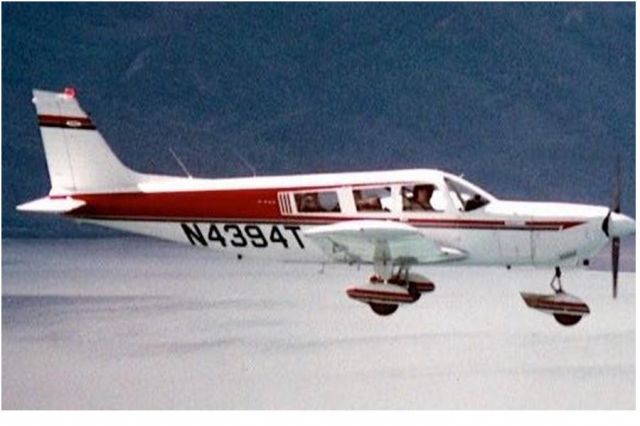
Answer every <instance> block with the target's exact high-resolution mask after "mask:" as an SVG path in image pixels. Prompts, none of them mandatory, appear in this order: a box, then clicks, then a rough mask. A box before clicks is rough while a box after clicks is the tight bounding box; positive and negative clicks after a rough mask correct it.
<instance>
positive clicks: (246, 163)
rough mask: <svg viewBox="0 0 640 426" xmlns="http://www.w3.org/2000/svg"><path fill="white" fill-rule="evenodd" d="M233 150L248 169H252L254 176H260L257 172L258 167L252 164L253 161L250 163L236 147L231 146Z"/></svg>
mask: <svg viewBox="0 0 640 426" xmlns="http://www.w3.org/2000/svg"><path fill="white" fill-rule="evenodd" d="M231 152H233V154H234V155H235V156H236V157H238V160H240V161H241V162H242V164H244V166H245V167H246V168H247V169H249V170H251V174H253V177H256V176H258V174H257V173H256V168H255V167H253V165H251V163H249V161H247V160H246V159H245V158H244V157H243V156H242V155H241V154H240V153H239V152H238V151H237V150H236V149H235V148H231Z"/></svg>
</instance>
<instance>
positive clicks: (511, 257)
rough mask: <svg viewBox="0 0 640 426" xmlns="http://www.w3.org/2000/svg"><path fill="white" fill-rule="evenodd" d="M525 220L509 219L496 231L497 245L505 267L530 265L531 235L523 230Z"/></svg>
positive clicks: (523, 218)
mask: <svg viewBox="0 0 640 426" xmlns="http://www.w3.org/2000/svg"><path fill="white" fill-rule="evenodd" d="M526 221H527V220H526V218H525V217H522V218H521V219H520V218H515V219H510V220H508V221H506V222H505V225H504V229H501V230H498V231H497V234H498V244H499V246H500V252H501V255H502V259H503V260H504V262H505V264H506V265H519V264H530V263H531V260H532V251H531V245H532V238H533V233H532V232H531V231H530V230H528V229H526V228H525V224H526Z"/></svg>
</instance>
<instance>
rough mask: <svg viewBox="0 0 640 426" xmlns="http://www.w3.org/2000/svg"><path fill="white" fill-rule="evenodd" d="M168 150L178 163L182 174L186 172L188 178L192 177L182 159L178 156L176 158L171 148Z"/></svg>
mask: <svg viewBox="0 0 640 426" xmlns="http://www.w3.org/2000/svg"><path fill="white" fill-rule="evenodd" d="M169 152H170V153H171V155H173V158H175V159H176V162H177V163H178V165H179V166H180V168H181V169H182V171H183V172H184V174H186V175H187V177H188V178H189V179H192V178H193V176H191V173H189V170H187V166H185V165H184V163H183V162H182V160H180V158H178V156H177V155H176V153H175V152H173V149H171V148H169Z"/></svg>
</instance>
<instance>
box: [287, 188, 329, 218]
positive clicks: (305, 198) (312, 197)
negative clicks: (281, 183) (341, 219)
mask: <svg viewBox="0 0 640 426" xmlns="http://www.w3.org/2000/svg"><path fill="white" fill-rule="evenodd" d="M294 198H295V200H296V207H297V208H298V212H300V213H312V212H315V213H327V212H332V213H335V212H340V204H339V203H338V194H337V193H336V192H335V191H322V192H300V193H297V194H294Z"/></svg>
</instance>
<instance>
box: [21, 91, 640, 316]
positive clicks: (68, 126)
mask: <svg viewBox="0 0 640 426" xmlns="http://www.w3.org/2000/svg"><path fill="white" fill-rule="evenodd" d="M33 103H34V104H35V108H36V111H37V115H38V122H39V126H40V133H41V136H42V141H43V144H44V150H45V156H46V161H47V167H48V172H49V177H50V181H51V189H50V192H49V194H48V195H47V196H45V197H43V198H40V199H37V200H34V201H30V202H26V203H24V204H21V205H19V206H17V209H18V210H19V211H23V212H37V213H52V214H59V215H62V216H64V217H67V218H71V219H74V220H76V221H78V222H81V223H89V224H94V225H100V226H105V227H108V228H115V229H118V230H122V231H126V232H131V233H136V234H142V235H146V236H151V237H156V238H160V239H164V240H170V241H175V242H179V243H184V244H189V245H192V246H194V247H201V248H207V249H214V250H219V251H222V252H224V253H227V254H231V255H232V256H236V257H237V258H238V259H243V258H247V259H250V258H252V257H253V258H255V257H267V258H272V259H279V260H283V261H314V262H318V263H319V264H324V263H328V262H336V263H346V264H350V265H354V264H357V265H371V266H372V267H373V275H372V276H371V277H370V278H369V280H368V281H365V282H364V283H363V284H362V285H357V286H354V287H350V288H348V289H347V290H346V292H347V295H348V296H349V297H350V298H352V299H355V300H357V301H360V302H363V303H366V304H368V305H369V306H370V307H371V309H372V310H373V311H374V312H375V313H376V314H378V315H381V316H387V315H391V314H393V313H394V312H395V311H396V310H397V309H398V307H399V306H400V305H406V304H411V303H414V302H416V301H417V300H418V299H420V297H421V296H422V295H423V294H426V293H429V292H431V291H433V290H434V289H435V284H434V283H433V282H432V281H431V280H430V279H428V278H426V277H425V276H423V275H421V274H418V273H415V272H412V271H411V269H412V268H415V267H418V266H419V267H429V266H431V265H450V266H463V265H487V266H495V265H498V266H506V267H507V268H511V267H512V266H526V265H533V266H536V267H549V268H553V270H554V273H553V276H552V280H551V283H550V286H551V288H552V290H553V293H551V294H547V295H545V294H535V293H525V292H522V293H521V295H522V298H523V299H524V302H525V304H526V305H527V306H528V307H530V308H533V309H535V310H538V311H540V312H543V313H547V314H551V315H552V316H553V317H554V318H555V320H556V321H557V322H558V323H560V324H562V325H564V326H570V325H574V324H576V323H577V322H579V321H580V319H581V318H582V317H583V316H585V315H587V314H589V307H588V305H587V304H586V303H584V301H582V300H581V299H579V298H578V297H576V296H574V295H572V294H569V293H567V292H565V291H564V290H563V288H562V284H561V274H562V273H561V267H579V266H581V265H583V264H587V263H588V259H589V258H590V257H592V256H594V255H595V254H596V253H598V252H599V251H600V250H601V249H602V248H603V247H604V246H606V245H607V244H608V243H610V242H611V245H612V271H613V277H612V278H613V297H614V298H615V297H616V294H617V282H618V263H619V252H620V238H621V237H624V236H626V235H631V234H633V233H635V221H634V220H633V219H632V218H630V217H628V216H626V215H624V214H622V213H621V212H620V191H619V186H620V173H619V172H618V173H617V181H616V185H615V189H614V196H613V203H612V206H611V207H604V206H593V205H583V204H570V203H550V202H531V201H509V200H502V199H499V198H496V197H495V196H493V195H492V194H490V193H489V192H487V191H485V190H483V189H482V188H480V187H478V186H476V185H474V184H473V183H471V182H469V181H467V180H466V179H463V178H462V177H460V176H456V175H454V174H451V173H448V172H444V171H441V170H435V169H410V170H392V171H372V172H351V173H328V174H306V175H291V176H265V177H240V178H224V179H200V178H193V177H191V176H186V177H180V176H166V175H155V174H146V173H139V172H136V171H133V170H131V169H130V168H128V167H127V166H125V165H124V164H123V163H122V162H121V161H120V160H119V159H118V158H117V157H116V155H115V154H114V153H113V152H112V150H111V149H110V148H109V146H108V145H107V143H106V141H105V140H104V139H103V137H102V135H101V134H100V133H99V132H98V130H97V129H96V126H95V124H94V122H93V120H92V119H91V118H90V117H89V115H88V114H87V113H86V112H85V111H84V110H83V109H82V108H81V107H80V104H79V103H78V100H77V97H76V91H75V89H73V88H66V89H65V90H64V91H63V92H60V93H58V92H52V91H44V90H33ZM363 281H364V280H363Z"/></svg>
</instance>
